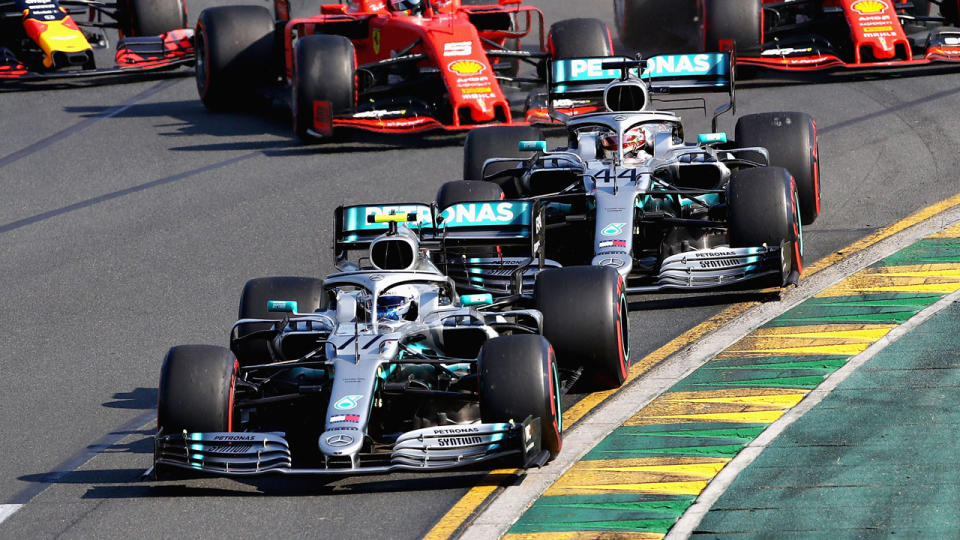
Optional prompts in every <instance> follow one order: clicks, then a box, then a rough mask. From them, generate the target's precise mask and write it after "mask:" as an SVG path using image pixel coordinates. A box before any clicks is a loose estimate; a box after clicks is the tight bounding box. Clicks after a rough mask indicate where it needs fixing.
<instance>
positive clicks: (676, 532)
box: [664, 291, 960, 540]
mask: <svg viewBox="0 0 960 540" xmlns="http://www.w3.org/2000/svg"><path fill="white" fill-rule="evenodd" d="M958 300H960V291H957V292H954V293H951V294H949V295H947V296H944V297H943V298H941V299H940V300H938V301H937V302H936V303H934V304H933V305H930V306H928V307H926V308H925V309H923V310H922V311H920V312H919V313H917V314H916V315H914V316H913V317H911V318H910V319H909V320H907V321H906V322H904V323H903V324H901V325H900V326H897V327H896V328H894V329H893V330H891V331H890V333H889V334H887V335H885V336H883V337H882V338H880V340H878V341H877V342H875V343H874V344H873V345H870V346H869V347H867V348H866V349H865V350H864V351H863V352H862V353H860V354H858V355H857V356H854V357H853V358H851V359H850V360H849V361H847V363H846V364H844V365H843V367H842V368H840V369H838V370H837V371H834V372H833V373H832V374H831V375H830V376H828V377H827V378H826V379H824V381H823V382H822V383H820V385H819V386H817V387H816V388H814V389H813V391H811V392H810V393H809V394H807V397H805V398H803V400H802V401H801V402H800V403H799V404H798V405H797V406H796V407H794V408H792V409H790V410H789V411H788V412H787V413H786V414H784V415H783V416H781V417H780V418H779V419H778V420H777V421H776V422H774V423H772V424H770V425H769V426H767V429H765V430H763V432H762V433H760V435H759V436H758V437H757V438H756V439H754V440H753V442H751V443H750V444H748V445H747V446H746V447H744V449H743V450H741V451H740V453H739V454H737V456H736V457H735V458H733V459H732V460H730V461H729V462H728V463H727V464H726V465H725V466H724V467H723V469H722V470H721V471H720V473H719V474H717V476H715V477H713V480H711V481H710V483H709V484H708V485H707V488H706V489H704V490H703V491H702V492H700V496H699V497H697V500H696V502H694V503H693V504H692V505H691V506H690V508H687V511H686V512H684V514H683V516H681V517H680V519H679V520H678V521H677V522H676V523H675V524H674V526H673V528H671V529H670V533H669V534H668V535H667V536H666V538H665V539H664V540H678V539H681V538H689V537H690V535H691V534H693V531H694V530H696V528H697V526H699V525H700V522H701V521H703V518H704V516H706V515H707V512H709V511H710V508H711V507H713V505H714V504H715V503H716V502H717V500H718V499H720V496H721V495H723V493H724V492H725V491H726V490H727V488H728V487H730V484H732V483H733V481H734V480H735V479H736V478H737V475H739V474H740V473H741V472H742V471H743V470H744V469H746V468H747V466H748V465H750V464H751V463H753V462H754V460H756V459H757V457H759V456H760V453H761V452H763V451H764V450H765V449H766V448H767V446H769V445H770V444H771V443H773V440H774V439H776V438H777V436H779V435H780V434H781V433H783V431H784V430H785V429H787V427H788V426H789V425H790V424H792V423H794V422H795V421H796V420H797V419H798V418H800V417H801V416H803V415H804V414H806V413H807V412H808V411H809V410H810V409H812V408H814V407H815V406H816V405H817V404H818V403H820V402H821V401H823V398H825V397H827V395H828V394H830V392H832V391H833V390H835V389H836V388H837V386H840V383H842V382H843V381H845V380H847V377H849V376H850V375H852V374H853V372H854V371H856V370H857V369H858V368H860V367H861V366H863V365H864V364H866V363H867V362H868V361H869V360H870V359H871V358H873V357H874V356H876V355H877V354H879V353H880V351H882V350H884V349H886V348H887V347H889V346H890V345H891V344H892V343H893V342H894V341H896V340H898V339H900V338H901V337H903V336H904V335H905V334H907V333H908V332H910V331H911V330H913V329H914V328H916V327H918V326H920V325H921V324H923V323H924V322H926V321H927V320H928V319H929V318H930V317H933V316H934V315H936V314H937V313H939V312H940V311H942V310H943V309H945V308H946V307H947V306H949V305H950V304H952V303H954V302H957V301H958Z"/></svg>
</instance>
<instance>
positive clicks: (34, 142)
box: [0, 0, 960, 539]
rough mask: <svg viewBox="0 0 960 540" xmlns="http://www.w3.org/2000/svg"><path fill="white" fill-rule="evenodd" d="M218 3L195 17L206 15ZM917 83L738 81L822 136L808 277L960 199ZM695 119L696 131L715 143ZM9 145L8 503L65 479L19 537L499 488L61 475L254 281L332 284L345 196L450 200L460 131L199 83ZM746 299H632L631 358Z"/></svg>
mask: <svg viewBox="0 0 960 540" xmlns="http://www.w3.org/2000/svg"><path fill="white" fill-rule="evenodd" d="M219 3H221V4H226V3H227V2H219ZM533 4H535V5H539V6H541V7H542V8H543V9H544V11H545V13H546V14H547V17H548V24H549V22H551V21H556V20H559V19H561V18H569V17H587V16H598V17H601V18H603V19H604V20H606V21H607V22H608V24H611V25H612V22H613V20H612V19H613V15H612V8H611V6H610V3H609V2H603V3H596V2H589V3H586V2H575V1H573V0H552V1H547V0H541V1H539V2H533ZM209 5H213V2H199V1H195V2H189V10H190V13H191V22H193V21H195V18H196V15H197V14H199V13H200V11H201V10H202V9H203V8H204V7H207V6H209ZM264 5H266V4H265V3H264ZM915 75H916V76H914V77H891V76H886V75H884V76H879V77H856V78H845V79H844V80H842V81H836V82H834V81H833V80H832V79H829V80H825V81H824V82H822V83H821V84H816V85H809V84H797V83H793V84H789V85H786V86H784V85H781V84H778V83H777V82H776V81H774V80H773V78H765V79H760V80H752V81H747V83H746V85H745V86H744V87H742V88H740V89H738V105H739V107H738V112H739V113H740V114H745V113H751V112H763V111H774V110H799V111H806V112H809V113H810V114H812V115H813V116H814V118H815V119H816V120H817V122H818V127H819V132H820V157H821V164H822V179H823V214H822V215H821V217H820V218H819V220H818V221H817V222H816V224H815V225H813V226H812V227H810V228H808V229H806V230H805V233H806V238H805V247H806V249H807V253H806V258H807V261H808V262H812V261H815V260H818V259H820V258H822V257H824V256H826V255H828V254H829V253H831V252H833V251H835V250H837V249H840V248H842V247H844V246H846V245H848V244H850V243H852V242H853V241H855V240H856V239H858V238H861V237H863V236H865V235H867V234H869V233H870V232H872V231H874V230H875V229H877V228H879V227H881V226H884V225H887V224H889V223H892V222H894V221H896V220H897V219H899V218H902V217H904V216H906V215H908V214H910V213H912V212H913V211H916V210H917V209H919V208H922V207H924V206H927V205H929V204H931V203H934V202H936V201H939V200H942V199H945V198H947V197H949V196H952V195H955V194H956V193H958V192H960V179H958V176H957V173H956V171H957V170H958V164H960V157H958V154H957V152H956V148H957V147H958V143H960V126H958V125H956V123H955V122H954V118H955V114H956V111H957V110H960V75H958V74H943V73H939V74H930V70H924V71H921V72H919V73H916V74H915ZM685 116H686V117H688V119H689V120H690V122H689V123H688V124H687V132H688V138H689V137H691V136H692V135H693V134H695V133H697V132H699V131H706V130H707V129H708V125H709V122H707V121H706V120H705V119H704V118H702V117H699V115H698V114H697V113H687V114H686V115H685ZM721 126H722V127H724V128H725V129H727V130H729V131H732V128H733V122H732V121H731V120H730V119H729V118H727V119H725V120H724V121H723V122H721ZM0 141H2V147H0V284H2V287H0V305H2V306H3V309H0V328H2V329H3V332H2V333H0V411H2V412H0V415H2V416H0V440H2V441H3V442H2V448H0V449H2V454H0V455H2V456H3V459H2V460H0V503H10V502H17V496H18V495H19V494H22V493H23V492H24V490H30V489H34V488H33V486H36V484H38V483H40V484H49V485H50V487H49V489H47V490H46V491H44V492H42V493H41V494H40V495H38V496H36V497H35V498H33V499H32V500H31V501H30V502H29V504H27V505H26V506H24V507H23V508H22V509H20V510H19V511H17V512H16V513H15V514H13V515H12V516H11V517H9V518H8V519H7V520H6V521H5V522H3V524H2V525H0V536H3V537H10V538H18V537H52V536H65V537H85V536H94V535H96V536H98V537H116V538H127V537H131V536H137V535H140V534H142V531H151V532H153V533H161V534H163V531H169V532H168V533H167V534H165V535H173V534H178V535H180V534H189V535H191V536H210V537H225V536H235V535H238V534H242V535H244V536H253V535H269V536H281V535H282V536H290V537H295V536H311V537H317V536H332V537H336V538H342V539H348V538H418V537H420V536H422V535H423V534H424V533H425V532H426V531H428V530H429V529H430V528H431V527H432V526H433V524H434V523H435V522H436V520H437V519H439V518H440V517H441V516H443V515H444V513H445V512H446V510H447V509H448V508H449V507H450V506H451V505H452V504H453V503H455V502H456V501H457V500H458V498H459V497H460V496H461V495H463V494H464V493H466V491H467V490H468V489H469V488H470V487H471V486H472V485H473V483H475V482H476V481H477V480H478V479H479V478H482V477H483V474H482V473H479V472H466V473H457V474H443V475H437V476H417V475H396V476H392V477H375V478H353V479H345V480H337V481H328V480H315V479H313V480H294V481H288V480H286V479H270V480H266V481H257V482H245V483H241V482H235V481H231V480H223V479H204V480H190V481H184V482H173V483H150V482H140V481H139V480H138V478H139V475H140V473H141V472H143V471H144V470H145V469H146V468H147V467H148V466H149V465H150V452H151V438H150V435H151V431H150V430H151V429H152V426H150V425H143V426H137V427H135V428H132V429H130V430H129V431H130V433H120V434H118V435H121V436H122V438H121V439H120V441H119V442H118V443H117V444H115V445H112V446H110V447H109V448H107V449H106V450H104V451H102V452H100V453H98V454H97V455H96V457H94V458H93V459H92V460H90V461H89V462H87V463H86V464H85V465H83V466H82V467H80V469H78V470H77V471H69V470H68V471H61V470H59V469H58V465H60V464H62V463H64V462H65V461H67V460H69V459H70V458H71V457H75V456H77V455H80V454H83V453H84V452H87V451H88V446H89V445H91V444H93V443H95V442H96V441H98V440H101V439H102V438H103V437H104V436H106V435H108V434H110V433H114V432H116V430H117V428H118V427H119V426H123V425H124V424H127V423H129V422H130V421H131V420H132V419H135V418H137V417H138V416H141V415H143V414H145V413H147V412H148V411H150V410H151V409H152V408H153V407H155V404H156V386H157V378H158V376H159V368H160V362H161V360H162V358H163V354H164V353H165V351H166V349H167V348H168V347H170V346H171V345H175V344H181V343H218V344H224V343H225V342H226V336H227V330H228V329H229V327H230V325H231V324H232V323H233V321H234V320H235V315H236V308H237V301H238V297H239V292H240V289H241V288H242V286H243V284H244V282H245V281H246V280H247V279H249V278H252V277H258V276H267V275H323V274H324V273H326V272H328V271H329V270H330V269H331V267H332V265H331V263H332V252H331V249H330V241H331V237H332V231H331V226H332V209H333V208H334V207H335V206H336V205H337V204H340V203H354V202H356V203H360V202H385V201H416V200H422V201H429V200H431V199H432V198H433V195H434V194H435V192H436V189H437V187H438V186H439V185H440V184H441V183H442V182H444V181H447V180H453V179H456V176H457V175H458V174H459V170H460V163H461V149H462V137H457V136H454V137H448V136H413V137H408V138H398V137H386V136H374V135H366V134H356V135H354V136H352V137H350V138H349V139H347V140H346V141H345V142H341V143H334V144H329V145H323V146H317V147H311V146H302V145H300V144H299V143H298V141H296V140H295V139H294V138H293V136H292V134H291V129H290V121H289V117H288V116H285V115H284V114H283V113H282V111H271V112H270V113H268V114H263V115H254V114H239V115H236V114H233V115H231V114H213V113H208V112H207V111H205V110H204V108H203V106H202V105H201V104H200V102H199V100H198V99H197V95H196V90H195V87H194V84H193V81H192V79H190V78H182V79H162V80H151V81H144V82H135V83H129V84H118V85H114V86H97V87H94V88H76V89H67V90H51V91H46V90H41V91H30V92H14V93H0ZM747 299H753V298H751V297H746V296H745V295H741V294H719V295H717V294H714V295H705V296H697V297H676V296H654V297H644V298H637V299H634V301H633V303H632V305H631V307H632V308H633V309H634V311H633V313H632V315H631V325H632V327H631V340H632V342H631V349H632V356H633V358H634V359H637V358H640V357H642V356H643V355H644V354H646V353H648V352H650V351H652V350H654V349H656V348H657V347H659V346H660V345H662V344H664V343H666V342H667V341H669V340H670V339H671V338H673V337H675V336H677V335H679V334H680V333H682V332H683V331H684V330H686V329H688V328H691V327H693V326H694V325H696V324H697V323H699V322H701V321H703V320H705V319H707V318H708V317H710V316H711V315H713V314H715V313H717V312H719V311H720V310H722V309H723V308H724V307H726V306H728V305H729V304H730V303H733V302H737V301H742V300H747ZM572 399H575V398H571V399H568V402H569V401H572ZM94 450H96V449H94ZM59 473H63V474H59Z"/></svg>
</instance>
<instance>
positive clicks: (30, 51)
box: [0, 0, 194, 84]
mask: <svg viewBox="0 0 960 540" xmlns="http://www.w3.org/2000/svg"><path fill="white" fill-rule="evenodd" d="M84 16H85V17H84ZM75 17H76V18H75ZM104 19H106V20H104ZM186 25H187V11H186V5H185V4H184V3H183V0H118V1H117V2H113V3H108V2H100V1H97V0H0V84H3V83H4V82H6V83H16V82H29V81H37V80H49V79H61V80H62V79H72V78H78V77H95V76H106V75H123V74H130V73H144V72H148V71H157V70H163V69H171V68H176V67H178V66H184V65H190V64H192V63H193V61H194V57H193V42H192V37H193V31H192V30H190V29H186V28H184V27H185V26H186ZM105 28H115V29H117V31H118V32H119V34H120V37H121V38H120V41H119V42H118V43H117V52H116V64H117V65H116V66H114V67H109V68H98V67H97V65H96V61H95V58H94V52H93V50H94V48H104V47H106V46H107V45H108V42H107V37H106V35H105V34H103V33H102V32H95V31H94V30H96V29H105Z"/></svg>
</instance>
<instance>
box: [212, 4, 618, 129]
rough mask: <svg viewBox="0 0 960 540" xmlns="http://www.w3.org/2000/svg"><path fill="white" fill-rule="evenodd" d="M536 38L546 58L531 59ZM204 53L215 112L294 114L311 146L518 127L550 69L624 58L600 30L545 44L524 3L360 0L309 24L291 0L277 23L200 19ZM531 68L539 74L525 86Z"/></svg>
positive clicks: (238, 16) (560, 29)
mask: <svg viewBox="0 0 960 540" xmlns="http://www.w3.org/2000/svg"><path fill="white" fill-rule="evenodd" d="M537 35H538V37H536V38H533V39H538V40H539V41H538V42H537V43H536V45H537V46H536V50H535V51H529V50H523V49H521V47H520V41H521V40H522V39H526V38H529V37H531V36H537ZM545 37H546V39H545ZM196 45H197V51H198V70H197V89H198V91H199V94H200V99H201V100H202V101H203V103H204V105H206V106H207V108H209V109H212V110H224V109H243V108H249V105H250V103H251V102H252V101H251V98H252V97H253V98H255V97H256V96H258V95H261V96H262V95H266V96H268V97H270V98H272V99H274V100H276V101H281V102H285V103H286V104H288V105H289V107H290V109H291V110H292V113H293V125H294V129H295V131H296V133H297V135H298V136H299V137H301V138H302V139H304V140H308V141H309V140H316V139H320V138H323V137H329V136H331V135H332V134H333V131H334V129H335V128H345V127H350V128H359V129H365V130H371V131H379V132H393V133H406V132H413V131H424V130H432V129H444V130H466V129H470V128H473V127H475V126H478V125H496V124H515V123H518V119H519V121H523V119H524V118H525V112H526V111H525V107H526V99H527V97H528V94H529V92H530V91H531V89H532V88H533V87H536V86H538V85H542V82H543V81H542V78H543V74H544V66H545V62H546V60H547V59H548V58H551V57H573V56H582V55H584V54H587V55H598V56H606V55H609V54H611V53H612V50H613V45H612V41H611V37H610V33H609V31H608V29H607V27H606V25H605V24H604V23H602V22H601V21H599V20H596V19H574V20H567V21H561V22H558V23H556V24H554V25H553V26H552V27H551V28H550V31H549V33H548V35H546V36H545V32H544V18H543V13H542V12H541V11H540V10H539V9H537V8H534V7H530V6H524V5H521V3H520V1H519V0H501V1H500V3H492V2H487V3H486V4H485V5H479V4H477V2H469V5H468V2H467V1H466V0H389V1H387V0H354V1H351V2H349V3H344V4H324V5H321V6H320V13H319V14H317V15H314V16H311V17H306V18H294V17H291V15H290V6H289V2H288V0H275V1H274V12H273V13H270V11H269V10H268V9H266V8H264V7H261V6H225V7H215V8H209V9H206V10H204V11H203V13H201V15H200V18H199V22H198V25H197V31H196ZM523 63H526V64H532V65H535V66H538V68H539V69H538V70H537V71H536V72H535V73H534V74H532V75H530V76H526V77H524V76H520V75H519V73H520V71H521V70H520V69H519V68H520V65H521V64H523ZM527 71H532V70H527Z"/></svg>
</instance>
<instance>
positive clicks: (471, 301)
mask: <svg viewBox="0 0 960 540" xmlns="http://www.w3.org/2000/svg"><path fill="white" fill-rule="evenodd" d="M492 303H493V295H492V294H489V293H487V294H464V295H462V296H460V305H461V306H489V305H490V304H492Z"/></svg>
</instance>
